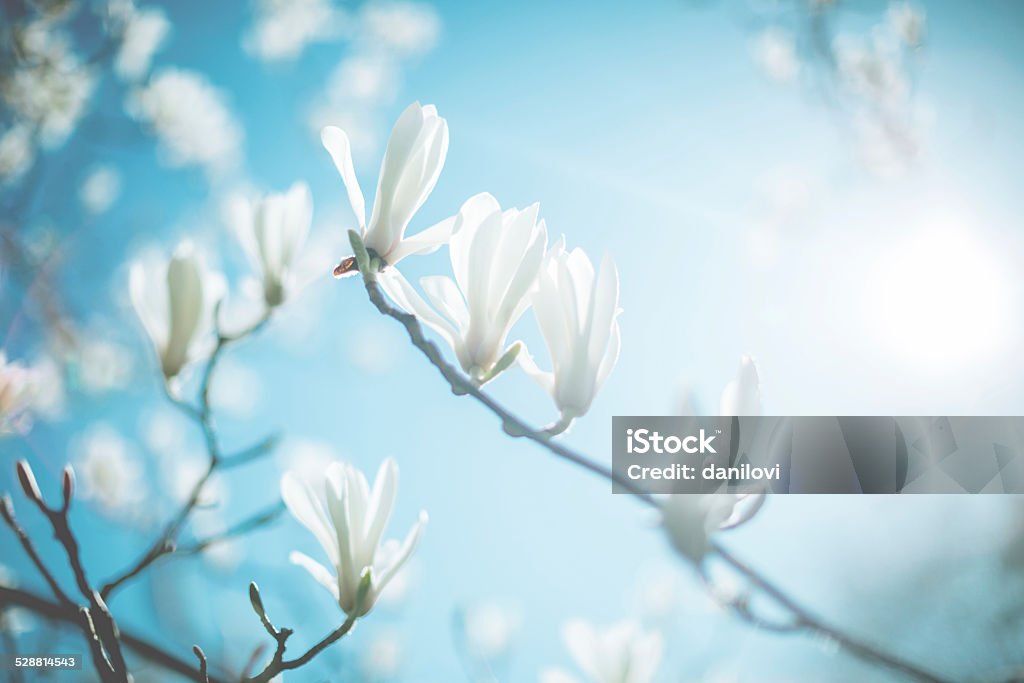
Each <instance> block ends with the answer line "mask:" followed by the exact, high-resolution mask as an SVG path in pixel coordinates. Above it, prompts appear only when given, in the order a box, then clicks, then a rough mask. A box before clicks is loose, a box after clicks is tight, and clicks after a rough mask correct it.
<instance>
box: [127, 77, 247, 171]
mask: <svg viewBox="0 0 1024 683" xmlns="http://www.w3.org/2000/svg"><path fill="white" fill-rule="evenodd" d="M127 108H128V113H129V114H131V115H132V116H134V117H135V118H137V119H139V120H140V121H142V122H143V123H145V124H146V125H147V126H148V127H149V128H150V129H151V130H152V131H153V132H154V133H155V134H156V136H157V139H158V140H159V142H160V151H161V153H162V155H163V158H164V160H165V162H166V163H167V164H169V165H170V166H200V167H202V168H204V169H205V170H206V171H207V173H208V174H209V175H211V176H218V175H220V174H222V173H224V172H225V171H227V170H230V169H231V168H232V167H233V166H234V165H235V164H236V163H237V162H238V160H239V158H240V157H241V153H242V127H241V124H239V122H238V120H237V119H236V118H235V116H234V114H233V113H232V112H231V110H230V108H229V107H228V103H227V96H226V95H225V94H224V93H223V92H222V91H221V90H219V89H218V88H216V87H215V86H213V85H212V84H211V83H210V82H209V81H208V80H207V79H206V77H205V76H203V75H202V74H199V73H196V72H193V71H187V70H185V69H179V68H174V67H168V68H164V69H161V70H159V71H157V72H156V73H154V74H153V76H152V77H151V78H150V80H149V82H148V83H146V84H145V85H142V86H140V87H139V88H137V89H136V90H135V91H134V93H133V94H132V96H131V97H130V99H129V101H128V103H127Z"/></svg>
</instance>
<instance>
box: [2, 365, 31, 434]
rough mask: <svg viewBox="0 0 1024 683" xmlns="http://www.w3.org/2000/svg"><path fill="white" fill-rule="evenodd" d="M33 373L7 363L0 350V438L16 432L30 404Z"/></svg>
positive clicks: (20, 366)
mask: <svg viewBox="0 0 1024 683" xmlns="http://www.w3.org/2000/svg"><path fill="white" fill-rule="evenodd" d="M32 393H33V373H32V371H31V370H29V369H28V368H26V367H24V366H23V365H21V364H20V363H8V362H7V354H6V353H5V352H4V351H2V350H0V436H3V435H4V434H9V433H11V432H14V431H18V428H19V426H20V425H19V423H20V418H21V417H22V416H23V415H24V414H25V411H26V410H27V409H28V408H29V407H30V406H31V404H32Z"/></svg>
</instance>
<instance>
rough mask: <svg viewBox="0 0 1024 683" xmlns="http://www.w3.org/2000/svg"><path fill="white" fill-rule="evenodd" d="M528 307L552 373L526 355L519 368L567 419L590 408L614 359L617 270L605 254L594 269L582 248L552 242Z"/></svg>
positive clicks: (617, 355)
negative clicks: (542, 340)
mask: <svg viewBox="0 0 1024 683" xmlns="http://www.w3.org/2000/svg"><path fill="white" fill-rule="evenodd" d="M533 311H534V315H536V317H537V324H538V325H539V326H540V331H541V334H542V335H543V336H544V341H545V342H546V344H547V347H548V353H549V354H550V356H551V363H552V366H553V371H552V372H543V371H541V370H540V369H539V368H538V367H537V364H536V363H535V362H534V360H533V358H532V357H531V356H530V355H529V354H527V353H523V354H520V356H519V359H520V363H521V364H522V366H523V368H524V369H525V370H526V372H527V373H528V374H530V376H532V377H533V378H534V379H535V380H537V382H538V383H539V384H540V385H541V386H542V387H543V388H544V389H545V390H546V391H547V392H548V393H549V394H551V396H552V397H553V398H554V399H555V404H556V405H557V406H558V409H559V411H560V412H561V414H562V422H563V423H566V424H567V423H568V422H569V421H571V420H572V419H573V418H576V417H580V416H581V415H583V414H585V413H586V412H587V410H589V409H590V404H591V402H592V401H593V400H594V396H595V395H597V392H598V391H600V389H601V385H602V384H604V381H605V379H607V378H608V375H609V373H611V371H612V368H613V367H615V362H616V361H617V360H618V358H619V323H618V321H617V320H616V319H617V318H618V315H619V312H620V310H619V273H618V270H617V269H616V268H615V263H614V262H613V261H612V259H611V258H610V257H608V256H606V257H605V258H604V260H603V261H602V262H601V268H600V270H599V271H598V272H597V273H596V275H595V273H594V267H593V265H591V263H590V259H589V258H587V255H586V254H585V253H583V251H582V250H581V249H574V250H572V251H571V252H567V251H565V248H564V241H560V242H559V243H558V244H556V245H555V246H554V247H553V248H552V250H551V251H550V252H549V254H548V258H547V262H546V263H545V265H544V266H543V267H542V268H541V272H540V275H539V277H538V279H537V287H536V289H535V290H534V292H533Z"/></svg>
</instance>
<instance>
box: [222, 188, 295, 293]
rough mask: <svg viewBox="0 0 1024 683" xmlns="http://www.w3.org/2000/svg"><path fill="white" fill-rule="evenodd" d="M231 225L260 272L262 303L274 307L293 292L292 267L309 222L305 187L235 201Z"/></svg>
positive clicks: (293, 278)
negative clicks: (232, 224)
mask: <svg viewBox="0 0 1024 683" xmlns="http://www.w3.org/2000/svg"><path fill="white" fill-rule="evenodd" d="M231 215H232V221H233V223H234V226H235V232H236V234H237V235H238V239H239V241H240V242H241V243H242V247H243V248H244V249H245V253H246V255H247V256H248V257H249V261H250V262H251V263H252V265H253V267H255V268H257V269H258V270H259V271H260V275H261V280H262V283H263V300H264V302H265V303H266V304H267V306H271V307H273V306H278V305H280V304H281V303H283V302H284V300H285V298H286V296H287V295H288V294H290V293H293V292H294V288H295V284H296V283H295V272H294V271H295V266H296V259H297V257H298V254H299V252H300V251H301V250H302V247H303V245H304V244H305V242H306V236H307V235H308V234H309V226H310V223H311V221H312V220H313V197H312V195H311V194H310V192H309V187H308V186H307V185H306V184H305V183H301V182H299V183H295V184H294V185H292V186H291V188H289V190H288V191H287V192H284V193H276V194H268V195H266V196H264V197H260V198H258V199H256V200H254V201H246V200H242V199H240V200H238V201H236V202H234V204H233V206H232V207H231Z"/></svg>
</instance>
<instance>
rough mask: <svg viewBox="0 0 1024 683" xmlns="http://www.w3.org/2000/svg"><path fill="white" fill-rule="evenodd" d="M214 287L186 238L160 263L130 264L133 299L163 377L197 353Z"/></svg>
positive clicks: (210, 314)
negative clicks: (160, 266) (163, 262)
mask: <svg viewBox="0 0 1024 683" xmlns="http://www.w3.org/2000/svg"><path fill="white" fill-rule="evenodd" d="M217 289H219V287H216V286H215V280H214V279H213V277H212V276H211V275H209V274H208V273H207V272H206V271H205V269H204V267H203V264H202V262H201V261H200V259H199V257H198V255H197V254H196V253H195V251H194V249H193V248H192V245H191V243H189V242H183V243H182V244H181V245H179V246H178V248H177V249H176V250H175V252H174V255H173V256H172V257H171V260H170V262H169V263H168V264H167V265H166V266H164V267H162V268H147V267H146V266H144V265H143V264H142V263H138V262H137V263H133V264H132V268H131V281H130V293H131V299H132V305H133V306H134V307H135V313H136V314H137V315H138V316H139V319H140V320H141V321H142V324H143V326H144V327H145V328H146V332H147V333H148V334H149V338H150V340H151V341H152V342H153V346H154V347H156V352H157V355H158V356H159V358H160V369H161V371H162V372H163V374H164V377H166V378H167V379H170V378H172V377H175V376H177V375H178V373H179V372H181V370H182V368H184V367H185V365H186V364H188V363H189V362H190V361H192V360H194V359H195V358H196V357H197V356H198V355H200V353H201V348H200V347H201V344H202V341H203V337H204V334H203V332H204V329H203V328H204V327H205V326H206V325H207V324H209V322H210V321H211V320H212V312H213V301H214V299H215V291H211V290H217Z"/></svg>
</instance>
